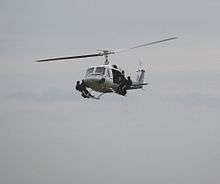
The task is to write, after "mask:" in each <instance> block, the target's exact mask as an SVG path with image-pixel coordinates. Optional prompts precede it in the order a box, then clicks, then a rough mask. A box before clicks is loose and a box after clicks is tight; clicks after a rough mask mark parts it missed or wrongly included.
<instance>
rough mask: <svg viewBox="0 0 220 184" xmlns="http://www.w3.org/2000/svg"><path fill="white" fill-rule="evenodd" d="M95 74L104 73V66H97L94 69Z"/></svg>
mask: <svg viewBox="0 0 220 184" xmlns="http://www.w3.org/2000/svg"><path fill="white" fill-rule="evenodd" d="M95 74H98V75H104V74H105V68H104V67H97V68H96V70H95Z"/></svg>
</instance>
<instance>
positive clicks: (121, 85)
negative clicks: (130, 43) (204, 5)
mask: <svg viewBox="0 0 220 184" xmlns="http://www.w3.org/2000/svg"><path fill="white" fill-rule="evenodd" d="M174 39H177V37H171V38H167V39H162V40H158V41H153V42H149V43H144V44H141V45H137V46H134V47H130V48H127V49H118V50H115V51H113V50H97V53H94V54H84V55H75V56H68V57H56V58H48V59H39V60H36V62H51V61H60V60H71V59H80V58H90V57H104V64H102V65H94V66H90V67H89V68H88V69H87V70H86V73H85V77H84V78H83V79H82V82H81V83H80V81H77V83H76V86H75V88H76V90H77V91H79V92H81V96H82V97H84V98H93V99H100V97H101V96H102V95H104V94H106V93H115V94H118V95H122V96H126V94H127V90H136V89H143V86H145V85H148V83H146V82H144V76H145V69H144V68H143V67H139V68H138V70H137V71H136V72H137V78H136V80H135V81H134V80H131V78H130V76H128V77H126V76H125V74H124V70H122V69H121V68H120V67H119V66H117V65H111V64H110V61H109V55H112V54H119V53H122V52H127V51H130V50H133V49H138V48H141V47H147V46H150V45H154V44H158V43H162V42H166V41H170V40H174ZM88 88H89V89H90V90H91V91H90V92H89V91H88ZM92 91H94V92H98V93H100V94H99V95H98V96H94V95H92V94H91V92H92Z"/></svg>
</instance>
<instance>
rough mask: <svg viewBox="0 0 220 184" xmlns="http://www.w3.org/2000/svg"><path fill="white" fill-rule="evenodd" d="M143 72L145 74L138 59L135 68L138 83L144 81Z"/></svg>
mask: <svg viewBox="0 0 220 184" xmlns="http://www.w3.org/2000/svg"><path fill="white" fill-rule="evenodd" d="M144 74H145V70H144V67H143V63H142V62H141V61H139V66H138V70H137V82H138V83H144Z"/></svg>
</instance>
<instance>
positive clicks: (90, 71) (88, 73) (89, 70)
mask: <svg viewBox="0 0 220 184" xmlns="http://www.w3.org/2000/svg"><path fill="white" fill-rule="evenodd" d="M93 71H94V68H89V69H88V70H87V71H86V76H88V75H90V74H92V73H93Z"/></svg>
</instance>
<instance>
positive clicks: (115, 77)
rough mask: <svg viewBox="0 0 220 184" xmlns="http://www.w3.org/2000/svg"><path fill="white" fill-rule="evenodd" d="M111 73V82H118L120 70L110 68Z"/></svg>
mask: <svg viewBox="0 0 220 184" xmlns="http://www.w3.org/2000/svg"><path fill="white" fill-rule="evenodd" d="M112 75H113V83H116V84H119V83H120V79H121V72H120V71H118V70H114V69H112Z"/></svg>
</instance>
